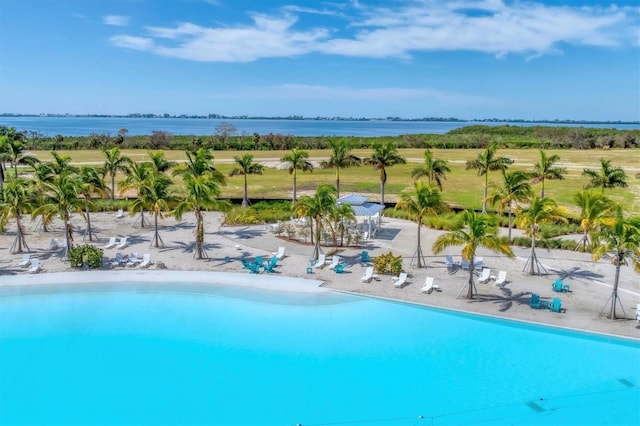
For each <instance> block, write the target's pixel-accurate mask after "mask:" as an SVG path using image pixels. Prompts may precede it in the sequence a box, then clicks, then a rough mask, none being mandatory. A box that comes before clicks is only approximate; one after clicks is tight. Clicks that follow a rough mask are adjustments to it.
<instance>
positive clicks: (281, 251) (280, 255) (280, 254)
mask: <svg viewBox="0 0 640 426" xmlns="http://www.w3.org/2000/svg"><path fill="white" fill-rule="evenodd" d="M271 254H273V255H274V256H275V257H277V258H278V260H282V258H283V257H284V246H280V247H278V251H274V252H273V253H271Z"/></svg>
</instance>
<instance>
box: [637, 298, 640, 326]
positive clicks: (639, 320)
mask: <svg viewBox="0 0 640 426" xmlns="http://www.w3.org/2000/svg"><path fill="white" fill-rule="evenodd" d="M636 321H638V322H640V303H638V304H637V305H636Z"/></svg>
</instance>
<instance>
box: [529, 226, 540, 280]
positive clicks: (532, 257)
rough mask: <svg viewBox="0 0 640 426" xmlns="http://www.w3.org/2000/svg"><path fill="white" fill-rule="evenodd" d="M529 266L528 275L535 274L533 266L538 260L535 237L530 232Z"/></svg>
mask: <svg viewBox="0 0 640 426" xmlns="http://www.w3.org/2000/svg"><path fill="white" fill-rule="evenodd" d="M529 260H530V262H531V264H530V265H529V275H534V274H535V266H536V262H537V261H538V259H536V236H535V234H534V232H533V231H532V232H531V255H530V257H529Z"/></svg>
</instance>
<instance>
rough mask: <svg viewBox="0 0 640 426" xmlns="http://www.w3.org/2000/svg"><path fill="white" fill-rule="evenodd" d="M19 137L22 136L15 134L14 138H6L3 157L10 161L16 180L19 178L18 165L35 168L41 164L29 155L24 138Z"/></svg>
mask: <svg viewBox="0 0 640 426" xmlns="http://www.w3.org/2000/svg"><path fill="white" fill-rule="evenodd" d="M17 135H22V134H21V133H14V136H13V137H6V139H5V142H4V144H3V150H4V155H3V157H4V158H5V159H6V160H8V161H9V163H10V164H11V167H12V168H13V177H14V179H17V178H18V165H21V164H26V165H29V166H32V167H33V166H34V165H35V164H36V163H39V162H40V160H38V159H37V158H36V157H34V156H32V155H29V154H28V153H27V148H26V145H25V143H24V142H23V140H22V139H23V137H24V136H17Z"/></svg>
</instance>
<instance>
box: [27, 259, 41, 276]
mask: <svg viewBox="0 0 640 426" xmlns="http://www.w3.org/2000/svg"><path fill="white" fill-rule="evenodd" d="M38 272H40V261H39V260H38V259H32V260H31V267H30V268H29V273H30V274H37V273H38Z"/></svg>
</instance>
